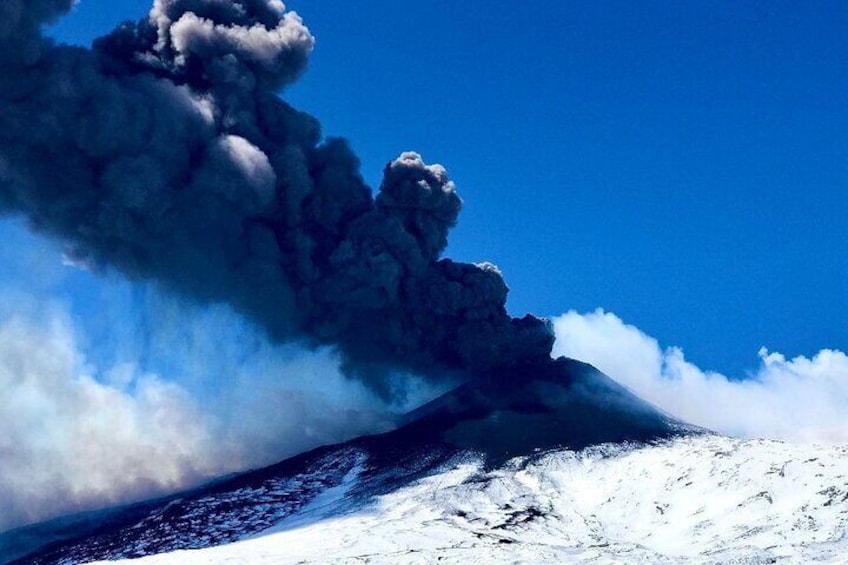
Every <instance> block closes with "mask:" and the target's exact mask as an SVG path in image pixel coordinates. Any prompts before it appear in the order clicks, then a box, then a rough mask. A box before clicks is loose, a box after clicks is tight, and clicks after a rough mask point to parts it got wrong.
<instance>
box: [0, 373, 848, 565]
mask: <svg viewBox="0 0 848 565" xmlns="http://www.w3.org/2000/svg"><path fill="white" fill-rule="evenodd" d="M846 525H848V450H846V449H837V448H825V447H818V448H817V447H806V446H795V445H788V444H782V443H777V442H766V441H740V440H731V439H727V438H722V437H719V436H715V435H712V434H708V433H706V432H705V431H704V430H701V429H696V428H692V427H690V426H686V425H684V424H682V423H680V422H677V421H675V420H673V419H671V418H669V417H668V416H666V415H664V414H662V413H661V412H659V411H658V410H656V409H655V408H654V407H652V406H650V405H649V404H647V403H645V402H643V401H641V400H639V399H638V398H635V397H634V396H633V395H632V394H630V393H629V392H628V391H627V390H626V389H624V388H622V387H620V386H619V385H617V384H616V383H615V382H613V381H612V380H611V379H609V377H607V376H606V375H603V374H602V373H600V372H599V371H597V370H596V369H594V368H593V367H591V366H589V365H586V364H584V363H580V362H577V361H573V360H567V359H559V360H556V361H553V362H551V363H550V364H545V365H542V366H532V367H520V368H515V369H514V370H512V371H511V372H509V373H505V374H502V375H501V374H492V375H487V376H486V378H481V379H477V380H472V381H470V382H468V383H466V384H465V385H463V386H461V387H459V388H458V389H456V390H454V391H452V392H450V393H448V394H446V395H444V396H443V397H441V398H439V399H437V400H435V401H433V402H431V403H429V404H427V405H425V406H423V407H422V408H420V409H419V410H416V411H415V412H413V413H411V414H409V416H408V418H407V420H406V422H405V423H404V424H403V425H402V426H401V427H400V428H399V429H397V430H395V431H392V432H389V433H387V434H382V435H378V436H371V437H364V438H359V439H356V440H353V441H351V442H347V443H345V444H342V445H337V446H327V447H322V448H319V449H316V450H314V451H311V452H309V453H305V454H302V455H299V456H297V457H294V458H292V459H289V460H286V461H283V462H281V463H279V464H277V465H273V466H271V467H267V468H265V469H259V470H256V471H252V472H249V473H245V474H242V475H236V476H233V477H229V478H225V479H222V480H219V481H218V482H216V483H214V484H211V485H208V486H206V487H204V488H201V489H197V490H194V491H191V492H186V493H181V494H179V495H175V496H173V497H170V498H167V499H162V500H156V501H149V502H145V503H141V504H138V505H134V506H131V507H127V508H119V509H112V510H109V511H108V512H105V513H96V514H93V515H87V516H80V517H71V518H64V519H61V520H57V521H54V522H51V523H46V524H38V525H35V526H31V527H28V528H22V529H20V530H17V531H15V532H7V533H6V534H2V535H0V563H14V564H15V565H57V564H59V565H71V564H77V563H86V562H92V561H97V560H120V559H127V558H142V557H143V559H142V561H141V563H143V564H145V565H157V564H163V563H174V564H183V563H185V564H192V563H197V564H201V563H203V564H207V563H228V564H232V565H235V564H257V565H261V564H263V563H269V564H270V563H328V562H341V563H348V562H350V563H360V562H368V563H430V562H433V561H437V560H439V559H441V560H443V561H447V562H455V563H468V562H470V561H474V560H477V561H480V562H481V563H497V562H510V563H513V562H527V563H538V562H563V561H581V562H582V561H592V560H595V561H598V562H604V563H606V562H610V561H619V562H625V563H636V562H639V563H641V562H654V563H663V562H669V563H677V562H685V561H686V560H691V561H692V562H697V563H702V562H715V563H727V562H734V560H735V561H736V562H742V563H752V562H753V563H757V562H763V563H767V562H771V561H772V560H774V559H788V560H790V562H791V561H793V560H794V561H795V562H798V563H806V562H810V561H813V560H822V561H829V562H839V560H840V559H842V557H841V556H842V554H843V552H844V551H848V541H846V539H845V536H844V534H845V531H846ZM4 548H5V549H4ZM3 551H6V554H5V555H4V554H3V553H2V552H3ZM845 562H846V563H848V560H846V561H845Z"/></svg>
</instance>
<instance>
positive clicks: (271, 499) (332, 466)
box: [0, 359, 701, 565]
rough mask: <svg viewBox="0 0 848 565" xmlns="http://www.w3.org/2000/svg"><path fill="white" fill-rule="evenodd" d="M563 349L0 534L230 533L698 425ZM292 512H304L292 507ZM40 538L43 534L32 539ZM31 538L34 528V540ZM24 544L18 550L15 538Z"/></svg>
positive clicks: (150, 546) (104, 538)
mask: <svg viewBox="0 0 848 565" xmlns="http://www.w3.org/2000/svg"><path fill="white" fill-rule="evenodd" d="M700 432H701V430H697V429H695V428H691V427H687V426H685V425H683V424H682V423H680V422H676V421H674V420H673V419H671V418H669V417H667V416H666V415H664V414H662V413H660V412H659V411H657V410H656V409H655V408H653V407H652V406H650V405H648V404H647V403H645V402H643V401H641V400H639V399H637V398H636V397H634V396H633V395H632V394H630V393H629V392H628V391H627V390H626V389H624V388H623V387H620V386H619V385H617V384H616V383H614V382H613V381H612V380H611V379H609V378H608V377H607V376H606V375H603V374H602V373H600V372H599V371H597V370H596V369H594V368H593V367H591V366H589V365H586V364H584V363H580V362H578V361H573V360H568V359H558V360H556V361H551V362H550V363H546V364H543V365H534V366H523V367H515V368H513V369H511V370H510V371H508V372H502V373H498V374H489V375H484V376H481V377H480V378H477V379H474V380H472V381H470V382H468V383H466V384H465V385H463V386H461V387H459V388H458V389H456V390H454V391H452V392H450V393H448V394H446V395H444V396H442V397H440V398H439V399H436V400H434V401H433V402H431V403H429V404H427V405H425V406H423V407H421V408H420V409H418V410H416V411H414V412H413V413H411V414H409V415H408V416H407V418H406V421H405V422H404V424H403V425H402V426H401V427H400V428H399V429H397V430H395V431H393V432H389V433H386V434H382V435H377V436H371V437H364V438H359V439H357V440H354V441H351V442H348V443H346V444H342V445H338V446H329V447H323V448H319V449H316V450H313V451H311V452H309V453H306V454H302V455H300V456H297V457H294V458H292V459H289V460H286V461H284V462H282V463H279V464H277V465H273V466H271V467H268V468H265V469H261V470H257V471H253V472H250V473H245V474H243V475H239V476H236V477H233V478H230V479H227V480H222V481H219V482H217V483H215V484H213V485H210V486H208V487H205V488H202V489H198V490H195V491H192V492H188V493H183V494H181V495H179V496H175V497H170V498H167V499H162V500H159V501H151V502H148V503H143V504H140V505H134V506H131V507H127V508H124V509H117V510H114V511H110V512H109V513H108V514H100V515H96V516H95V518H96V519H75V520H73V519H72V520H69V519H63V520H59V521H54V522H52V523H47V524H41V525H37V526H34V527H29V528H23V529H20V530H17V531H15V532H9V533H7V534H4V535H0V548H2V547H7V548H14V547H17V548H18V549H17V550H16V554H11V552H10V556H9V557H7V558H6V561H7V562H8V561H12V560H13V559H18V560H17V561H12V562H14V563H16V564H19V565H23V564H52V563H78V562H83V561H90V560H95V559H115V558H123V557H138V556H143V555H151V554H155V553H161V552H168V551H173V550H177V549H185V548H202V547H208V546H213V545H218V544H224V543H229V542H232V541H234V540H237V539H241V538H243V537H244V536H248V535H253V534H256V533H258V532H261V531H263V530H265V529H267V528H269V527H271V526H273V525H275V524H278V523H280V522H281V521H284V520H289V521H290V520H293V519H296V518H297V519H303V515H304V512H306V510H307V509H310V508H313V507H314V505H315V504H316V501H321V500H324V499H325V498H326V497H327V496H329V494H328V493H330V494H332V493H338V492H342V491H343V492H344V494H345V495H344V496H343V497H341V498H339V499H338V500H336V501H335V502H333V504H329V505H328V506H327V507H326V508H325V510H327V512H324V513H322V517H323V516H327V515H334V514H338V513H342V512H346V511H347V510H349V509H351V508H361V507H363V506H365V505H367V504H369V503H370V501H372V500H373V499H374V498H375V497H378V496H381V495H385V494H388V493H391V492H395V491H397V490H399V489H401V488H403V487H405V486H407V485H409V484H412V483H414V482H415V481H418V480H420V479H421V478H423V477H426V476H430V475H435V474H438V473H441V472H442V471H444V470H445V469H450V468H453V467H456V466H457V465H459V464H461V463H462V462H463V461H468V460H474V461H478V462H479V463H480V464H481V465H484V466H485V467H487V468H496V467H497V466H498V465H501V464H502V463H503V462H505V461H506V460H508V459H509V458H511V457H515V456H524V455H530V454H533V453H536V452H539V451H542V450H549V449H556V448H570V449H582V448H584V447H586V446H590V445H596V444H600V443H605V442H622V441H631V442H646V441H653V440H658V439H663V438H669V437H674V436H677V435H681V434H690V433H700ZM298 517H300V518H298ZM39 536H40V539H41V540H43V542H44V543H42V544H39V543H38V541H37V540H38V539H39ZM33 538H35V539H36V541H35V542H33V541H32V540H33ZM21 547H23V548H24V549H20V548H21Z"/></svg>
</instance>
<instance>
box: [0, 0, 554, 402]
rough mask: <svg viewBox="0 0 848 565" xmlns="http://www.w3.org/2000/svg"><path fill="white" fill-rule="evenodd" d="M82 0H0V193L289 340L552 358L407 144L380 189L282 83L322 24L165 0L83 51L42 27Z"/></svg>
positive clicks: (428, 367) (359, 357)
mask: <svg viewBox="0 0 848 565" xmlns="http://www.w3.org/2000/svg"><path fill="white" fill-rule="evenodd" d="M72 3H73V2H72V0H36V1H33V0H4V2H2V3H0V210H2V211H3V212H5V213H14V214H21V213H22V214H24V215H26V217H28V218H29V221H30V223H31V225H32V226H33V227H34V228H35V229H37V230H39V231H41V232H44V233H47V234H50V235H52V236H55V237H60V238H62V239H64V240H65V241H67V242H68V243H69V246H70V248H71V251H70V255H71V256H72V258H73V259H74V260H75V261H78V262H81V263H85V264H88V265H90V266H92V267H95V268H97V267H106V266H108V267H111V268H115V269H118V270H120V271H122V272H123V273H125V274H126V275H128V276H129V277H132V278H135V279H145V280H155V281H157V282H158V283H159V284H161V285H163V286H165V287H167V288H169V289H171V290H173V291H176V292H178V293H179V294H181V295H184V296H188V297H192V298H194V299H197V300H200V301H205V302H227V303H229V304H231V305H232V306H234V307H235V308H236V309H237V310H238V311H240V312H241V313H243V314H244V315H246V316H248V317H250V318H251V319H253V320H254V321H255V322H256V323H258V324H259V325H260V326H262V327H263V328H264V329H265V330H267V332H268V333H269V335H271V336H272V337H273V338H274V339H276V340H279V341H289V340H298V341H303V342H305V343H307V344H313V345H324V344H331V345H334V346H335V347H336V348H337V349H338V351H339V352H340V353H341V354H342V355H343V359H344V364H345V367H346V368H347V370H348V371H349V373H350V374H354V375H357V376H359V377H360V378H363V379H366V380H367V381H368V382H369V383H370V384H371V385H373V386H374V387H375V388H376V389H377V390H383V392H385V393H387V394H388V388H387V387H388V384H387V381H386V379H384V378H383V377H384V376H385V375H386V374H388V370H390V369H392V368H403V369H410V370H415V371H424V372H428V373H430V374H433V375H434V376H435V375H438V374H440V373H442V372H443V371H444V370H448V371H450V370H459V371H470V372H475V373H481V372H486V371H489V370H492V369H497V368H503V367H506V366H509V365H512V364H516V363H519V362H528V361H529V362H534V361H535V362H541V361H543V360H546V359H548V358H549V355H550V349H551V346H552V343H553V334H552V332H551V330H550V327H549V325H548V324H547V322H545V321H543V320H540V319H538V318H535V317H532V316H527V317H525V318H522V319H515V318H511V317H510V316H509V315H508V314H507V313H506V310H505V302H506V296H507V287H506V285H505V283H504V281H503V279H502V277H501V275H500V273H499V272H498V271H497V269H496V268H494V267H493V266H491V265H488V264H481V265H473V264H466V263H458V262H453V261H450V260H449V259H443V258H441V254H442V252H443V250H444V249H445V247H446V245H447V237H448V232H449V230H450V229H451V227H453V226H454V224H455V223H456V221H457V217H458V215H459V211H460V208H461V200H460V198H459V196H458V195H457V193H456V190H455V187H454V184H453V183H452V182H451V181H450V180H449V178H448V175H447V173H446V171H445V170H444V168H442V167H441V166H439V165H426V164H425V163H424V162H423V161H422V159H421V157H420V156H419V155H417V154H415V153H403V154H402V155H401V156H400V157H399V158H397V159H395V160H393V161H391V162H390V163H389V164H388V165H387V166H386V169H385V174H384V178H383V181H382V184H381V186H380V187H379V191H378V193H377V195H376V197H374V196H373V195H372V192H371V190H370V189H369V187H367V186H366V185H365V183H364V182H363V180H362V177H361V176H360V173H359V162H358V160H357V157H356V155H355V154H354V153H353V152H352V151H351V149H350V148H349V147H348V145H347V144H346V142H345V141H343V140H340V139H329V140H323V139H322V135H321V129H320V125H319V123H318V121H317V120H316V119H315V118H313V117H311V116H309V115H307V114H305V113H303V112H299V111H298V110H296V109H294V108H292V107H291V106H289V105H288V104H286V103H285V102H284V101H283V100H281V99H280V98H279V96H278V93H279V91H280V89H281V88H283V87H285V86H286V85H287V84H289V83H291V82H292V81H294V80H296V79H297V77H298V76H299V75H300V73H301V72H302V71H303V70H304V68H305V66H306V64H307V60H308V56H309V54H310V52H311V51H312V49H313V46H314V39H313V37H312V35H311V34H310V33H309V30H308V29H307V28H306V27H305V26H304V24H303V22H302V21H301V19H300V18H299V17H298V16H297V15H296V14H294V13H292V12H286V11H285V8H284V6H283V4H282V3H281V2H280V1H279V0H236V1H232V0H155V2H154V5H153V8H152V10H151V12H150V14H149V15H148V17H146V18H144V19H142V20H140V21H138V22H137V23H127V24H124V25H122V26H121V27H119V28H118V29H116V30H115V31H114V32H112V33H111V34H110V35H108V36H106V37H103V38H101V39H99V40H98V41H96V42H95V44H94V46H93V48H92V49H83V48H76V47H68V46H61V45H55V44H53V43H51V42H50V40H48V39H46V38H45V37H44V36H43V35H42V34H41V32H40V26H41V25H43V24H44V23H46V22H49V21H51V20H53V19H55V18H56V17H58V16H60V15H61V14H62V13H64V12H66V11H67V10H68V9H70V7H71V5H72Z"/></svg>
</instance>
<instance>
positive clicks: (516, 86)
mask: <svg viewBox="0 0 848 565" xmlns="http://www.w3.org/2000/svg"><path fill="white" fill-rule="evenodd" d="M287 4H288V5H289V6H290V7H291V8H294V9H296V10H297V11H299V12H300V13H301V14H302V15H303V16H304V18H305V20H306V22H307V24H308V25H309V26H310V29H311V30H312V32H313V33H314V34H315V35H316V37H317V38H318V43H317V48H316V51H315V53H314V56H313V58H312V63H311V67H310V70H309V71H308V72H307V74H306V76H304V77H303V79H302V80H301V81H300V83H299V84H297V85H296V86H295V87H293V88H292V89H291V90H290V91H289V92H286V93H284V97H285V98H286V99H287V100H289V101H290V102H292V103H293V104H294V105H295V106H297V107H299V108H301V109H303V110H306V111H308V112H310V113H312V114H314V115H316V116H317V117H319V118H320V119H321V121H322V123H323V124H324V130H325V133H326V134H328V135H341V136H344V137H347V138H348V139H350V140H351V143H352V145H353V147H354V148H355V149H356V150H357V152H358V153H359V155H360V157H361V159H362V164H363V173H364V175H365V177H366V178H367V179H368V180H369V182H370V183H371V184H372V185H375V184H376V183H377V182H379V177H380V170H381V169H382V166H383V165H384V163H385V162H386V161H387V160H389V159H390V158H393V157H394V156H396V155H397V154H398V153H399V152H400V151H402V150H407V149H414V150H417V151H419V152H420V153H422V154H423V156H424V157H425V159H427V160H428V161H431V162H441V163H442V164H444V165H445V166H446V167H447V168H448V170H449V171H450V173H451V176H452V177H453V179H454V180H455V181H456V183H457V185H458V188H459V191H460V194H461V195H462V197H463V198H464V200H465V203H466V206H465V209H464V211H463V215H462V216H461V218H460V224H459V226H458V227H457V228H456V229H455V231H454V232H453V233H452V236H451V243H450V247H449V250H448V254H449V255H450V256H452V257H455V258H458V259H462V260H468V261H477V260H484V259H486V260H491V261H493V262H495V263H496V264H498V265H499V266H500V267H501V269H502V270H503V271H504V275H505V277H506V280H507V282H508V283H509V285H510V287H511V289H512V290H511V294H510V302H509V307H510V310H511V312H512V313H514V314H522V313H524V312H525V311H532V312H535V313H537V314H543V315H557V314H559V313H561V312H564V311H566V310H568V309H571V308H574V309H577V310H580V311H586V310H591V309H594V308H596V307H599V306H600V307H603V308H605V309H607V310H610V311H613V312H615V313H616V314H618V315H619V316H621V317H622V318H623V319H624V320H625V321H627V322H629V323H632V324H635V325H637V326H639V327H640V328H642V329H643V330H644V331H646V332H647V333H649V334H651V335H654V336H656V337H657V338H658V339H659V340H660V341H661V343H663V344H665V345H672V344H674V345H679V346H681V347H683V349H684V350H685V352H686V354H687V357H688V358H689V359H690V360H692V361H694V362H696V363H697V364H698V365H700V366H701V367H704V368H709V369H715V370H720V371H723V372H725V373H726V374H729V375H743V374H744V372H745V370H746V369H750V368H753V367H754V366H755V365H756V363H757V358H756V352H757V350H758V348H759V347H760V346H767V347H768V348H770V349H772V350H778V351H781V352H783V353H785V354H787V355H790V356H791V355H796V354H807V355H811V354H813V353H815V352H816V351H818V350H819V349H821V348H825V347H829V348H839V349H843V350H845V349H846V348H848V248H846V245H845V243H846V241H848V223H846V221H845V219H846V217H848V193H847V192H846V188H848V33H846V30H848V4H846V3H844V2H839V1H831V2H804V3H800V2H782V1H773V2H741V3H740V2H710V3H707V2H629V1H621V2H593V1H585V2H565V1H561V0H539V1H534V2H525V3H520V4H517V3H514V2H505V1H500V0H493V1H490V2H485V3H482V2H457V1H455V0H432V1H421V2H397V1H396V0H394V1H389V0H369V1H367V2H340V1H339V0H299V1H291V2H288V3H287ZM148 7H149V2H148V1H146V0H131V1H121V2H116V1H114V0H82V1H81V2H80V4H79V6H78V7H77V9H76V12H75V14H73V15H72V16H70V17H68V18H66V19H65V20H64V21H63V22H62V23H60V24H59V25H58V26H57V27H56V28H55V29H54V31H53V33H54V35H55V36H56V37H58V38H60V39H61V40H64V41H70V42H76V43H87V42H88V41H90V40H91V39H92V38H93V37H95V36H97V35H100V34H102V33H103V32H105V31H107V30H108V29H110V28H111V27H112V25H114V23H116V22H117V21H120V20H122V19H130V18H132V19H135V18H137V17H139V16H141V15H143V14H144V13H145V12H146V11H147V9H148Z"/></svg>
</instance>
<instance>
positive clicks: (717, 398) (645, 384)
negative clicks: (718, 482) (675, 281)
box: [554, 310, 848, 443]
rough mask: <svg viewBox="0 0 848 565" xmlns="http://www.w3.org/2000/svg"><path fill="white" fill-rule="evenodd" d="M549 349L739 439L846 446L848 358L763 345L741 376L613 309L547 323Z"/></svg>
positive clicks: (688, 418)
mask: <svg viewBox="0 0 848 565" xmlns="http://www.w3.org/2000/svg"><path fill="white" fill-rule="evenodd" d="M554 328H555V331H556V335H557V341H556V344H555V345H554V353H555V354H557V355H566V356H569V357H575V358H577V359H581V360H584V361H587V362H589V363H592V364H593V365H595V366H596V367H598V368H599V369H601V370H602V371H604V372H606V373H607V374H609V375H611V376H613V378H615V379H616V380H617V381H619V382H620V383H622V384H624V385H625V386H627V387H629V388H630V389H631V390H633V391H634V392H635V393H636V394H637V395H639V396H641V397H642V398H644V399H645V400H648V401H650V402H653V403H654V404H656V405H657V406H659V407H661V408H663V409H665V410H666V411H668V412H669V413H671V414H672V415H674V416H677V417H679V418H682V419H683V420H685V421H688V422H691V423H693V424H698V425H701V426H704V427H707V428H710V429H712V430H715V431H717V432H722V433H726V434H730V435H734V436H741V437H767V438H774V439H785V440H797V441H816V442H827V443H831V442H833V443H848V413H846V411H845V407H846V406H848V356H846V355H845V353H843V352H841V351H834V350H830V349H823V350H822V351H820V352H818V353H816V354H815V355H814V356H813V357H812V358H807V357H803V356H802V357H796V358H794V359H786V358H785V357H784V356H783V355H781V354H779V353H770V352H768V351H767V350H766V349H765V348H763V349H761V350H760V352H759V367H758V368H757V370H756V371H755V372H754V373H753V374H750V375H744V376H743V378H742V379H737V380H733V379H730V378H728V377H726V376H724V375H721V374H719V373H715V372H710V371H704V370H702V369H699V368H698V367H696V366H695V365H693V364H692V363H689V362H688V361H686V359H685V357H684V355H683V351H682V350H681V349H679V348H677V347H669V348H666V349H663V348H661V347H660V345H659V343H658V342H657V340H656V339H654V338H652V337H650V336H648V335H646V334H645V333H644V332H642V331H641V330H639V329H638V328H636V327H634V326H631V325H627V324H625V323H624V322H622V320H621V319H620V318H618V317H617V316H616V315H615V314H612V313H609V312H604V311H603V310H598V311H595V312H592V313H589V314H579V313H577V312H574V311H571V312H568V313H567V314H564V315H563V316H560V317H559V318H556V319H555V320H554Z"/></svg>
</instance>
